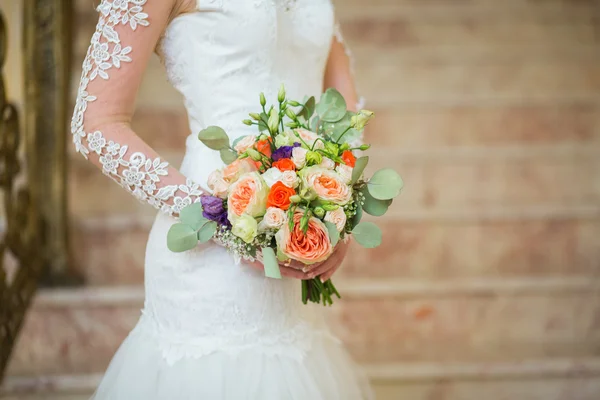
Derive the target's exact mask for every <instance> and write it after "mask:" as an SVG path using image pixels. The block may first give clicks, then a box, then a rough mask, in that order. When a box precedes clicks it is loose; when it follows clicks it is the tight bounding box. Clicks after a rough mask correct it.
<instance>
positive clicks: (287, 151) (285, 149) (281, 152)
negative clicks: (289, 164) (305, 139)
mask: <svg viewBox="0 0 600 400" xmlns="http://www.w3.org/2000/svg"><path fill="white" fill-rule="evenodd" d="M294 147H300V143H298V142H296V143H294V145H293V146H281V147H280V148H278V149H277V150H275V151H274V152H273V155H272V156H271V158H272V159H273V161H279V160H281V159H282V158H292V150H294Z"/></svg>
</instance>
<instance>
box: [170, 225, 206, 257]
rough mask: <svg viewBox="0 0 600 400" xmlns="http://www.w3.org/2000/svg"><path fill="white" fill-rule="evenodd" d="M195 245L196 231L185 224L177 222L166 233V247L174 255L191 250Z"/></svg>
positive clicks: (196, 239) (196, 241)
mask: <svg viewBox="0 0 600 400" xmlns="http://www.w3.org/2000/svg"><path fill="white" fill-rule="evenodd" d="M197 244H198V236H197V235H196V230H195V229H194V228H192V227H191V226H189V225H187V224H184V223H181V222H178V223H176V224H173V225H171V228H169V232H167V247H168V248H169V250H171V251H173V252H175V253H181V252H184V251H187V250H191V249H193V248H194V247H196V245H197Z"/></svg>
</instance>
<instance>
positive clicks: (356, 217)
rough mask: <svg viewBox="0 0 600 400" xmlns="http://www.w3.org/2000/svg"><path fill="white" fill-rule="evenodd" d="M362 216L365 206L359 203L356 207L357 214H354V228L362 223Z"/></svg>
mask: <svg viewBox="0 0 600 400" xmlns="http://www.w3.org/2000/svg"><path fill="white" fill-rule="evenodd" d="M362 217H363V207H362V206H361V205H360V204H358V206H357V207H356V214H355V215H354V218H353V219H352V229H354V227H355V226H356V225H358V224H360V221H361V220H362Z"/></svg>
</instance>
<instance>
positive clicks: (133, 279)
mask: <svg viewBox="0 0 600 400" xmlns="http://www.w3.org/2000/svg"><path fill="white" fill-rule="evenodd" d="M115 186H116V185H115ZM118 190H122V189H120V188H118ZM131 201H135V200H131ZM148 208H149V207H148ZM541 211H543V210H540V209H536V210H532V213H531V214H530V215H520V216H515V218H510V216H509V215H504V216H503V215H494V214H490V215H488V216H487V218H485V216H482V215H480V216H478V217H477V218H475V219H469V218H467V216H464V218H457V220H454V219H451V218H449V217H448V218H447V219H443V218H442V216H439V215H438V216H437V218H436V216H435V215H434V216H432V218H431V220H430V219H427V218H426V216H425V215H423V216H422V217H423V218H422V219H420V220H419V219H414V218H415V216H412V218H413V219H411V218H409V216H406V217H397V218H392V217H390V218H387V217H386V219H384V220H381V221H377V223H378V225H379V226H380V227H381V228H382V230H383V244H382V245H381V246H380V247H379V248H378V249H374V250H366V249H363V248H360V247H359V246H357V245H353V246H351V249H350V254H349V256H348V257H347V259H346V261H345V265H344V267H343V268H341V269H340V271H339V272H338V274H339V275H338V276H340V277H343V278H349V279H350V278H377V279H390V278H398V279H399V278H402V279H408V280H411V281H412V280H425V281H427V282H429V281H434V282H438V281H440V280H448V279H449V280H455V279H498V280H502V279H513V278H515V279H521V278H523V279H530V278H531V279H539V278H546V277H565V278H567V277H571V276H597V275H598V274H599V273H600V263H598V262H597V260H599V259H600V246H598V244H597V238H598V237H600V218H594V217H593V216H591V215H588V214H587V213H585V212H583V213H582V215H581V216H568V215H564V216H560V215H557V214H556V213H555V214H554V217H553V216H552V215H553V214H552V213H550V214H549V215H545V214H543V213H542V214H541V215H540V214H535V213H540V212H541ZM583 211H585V210H583ZM591 211H593V210H591ZM152 221H153V217H151V216H149V217H138V216H124V215H123V216H114V217H110V218H108V217H106V218H94V219H91V218H87V219H81V220H79V221H78V222H77V224H76V225H74V227H73V231H74V234H73V235H72V238H73V244H72V249H73V254H74V260H75V267H76V268H78V270H79V271H80V273H81V274H82V275H83V276H84V278H85V280H86V283H87V284H88V285H93V286H108V285H115V284H116V285H133V284H141V283H142V282H143V276H144V256H145V248H146V242H147V239H148V232H149V230H150V227H151V224H152ZM165 240H166V239H165ZM367 266H368V267H367Z"/></svg>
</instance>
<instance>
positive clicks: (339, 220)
mask: <svg viewBox="0 0 600 400" xmlns="http://www.w3.org/2000/svg"><path fill="white" fill-rule="evenodd" d="M324 220H325V221H327V222H331V223H332V224H334V225H335V227H336V228H337V230H338V232H341V231H343V230H344V227H345V226H346V213H345V212H344V209H343V208H342V207H340V208H337V209H335V210H333V211H327V213H326V214H325V218H324Z"/></svg>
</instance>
